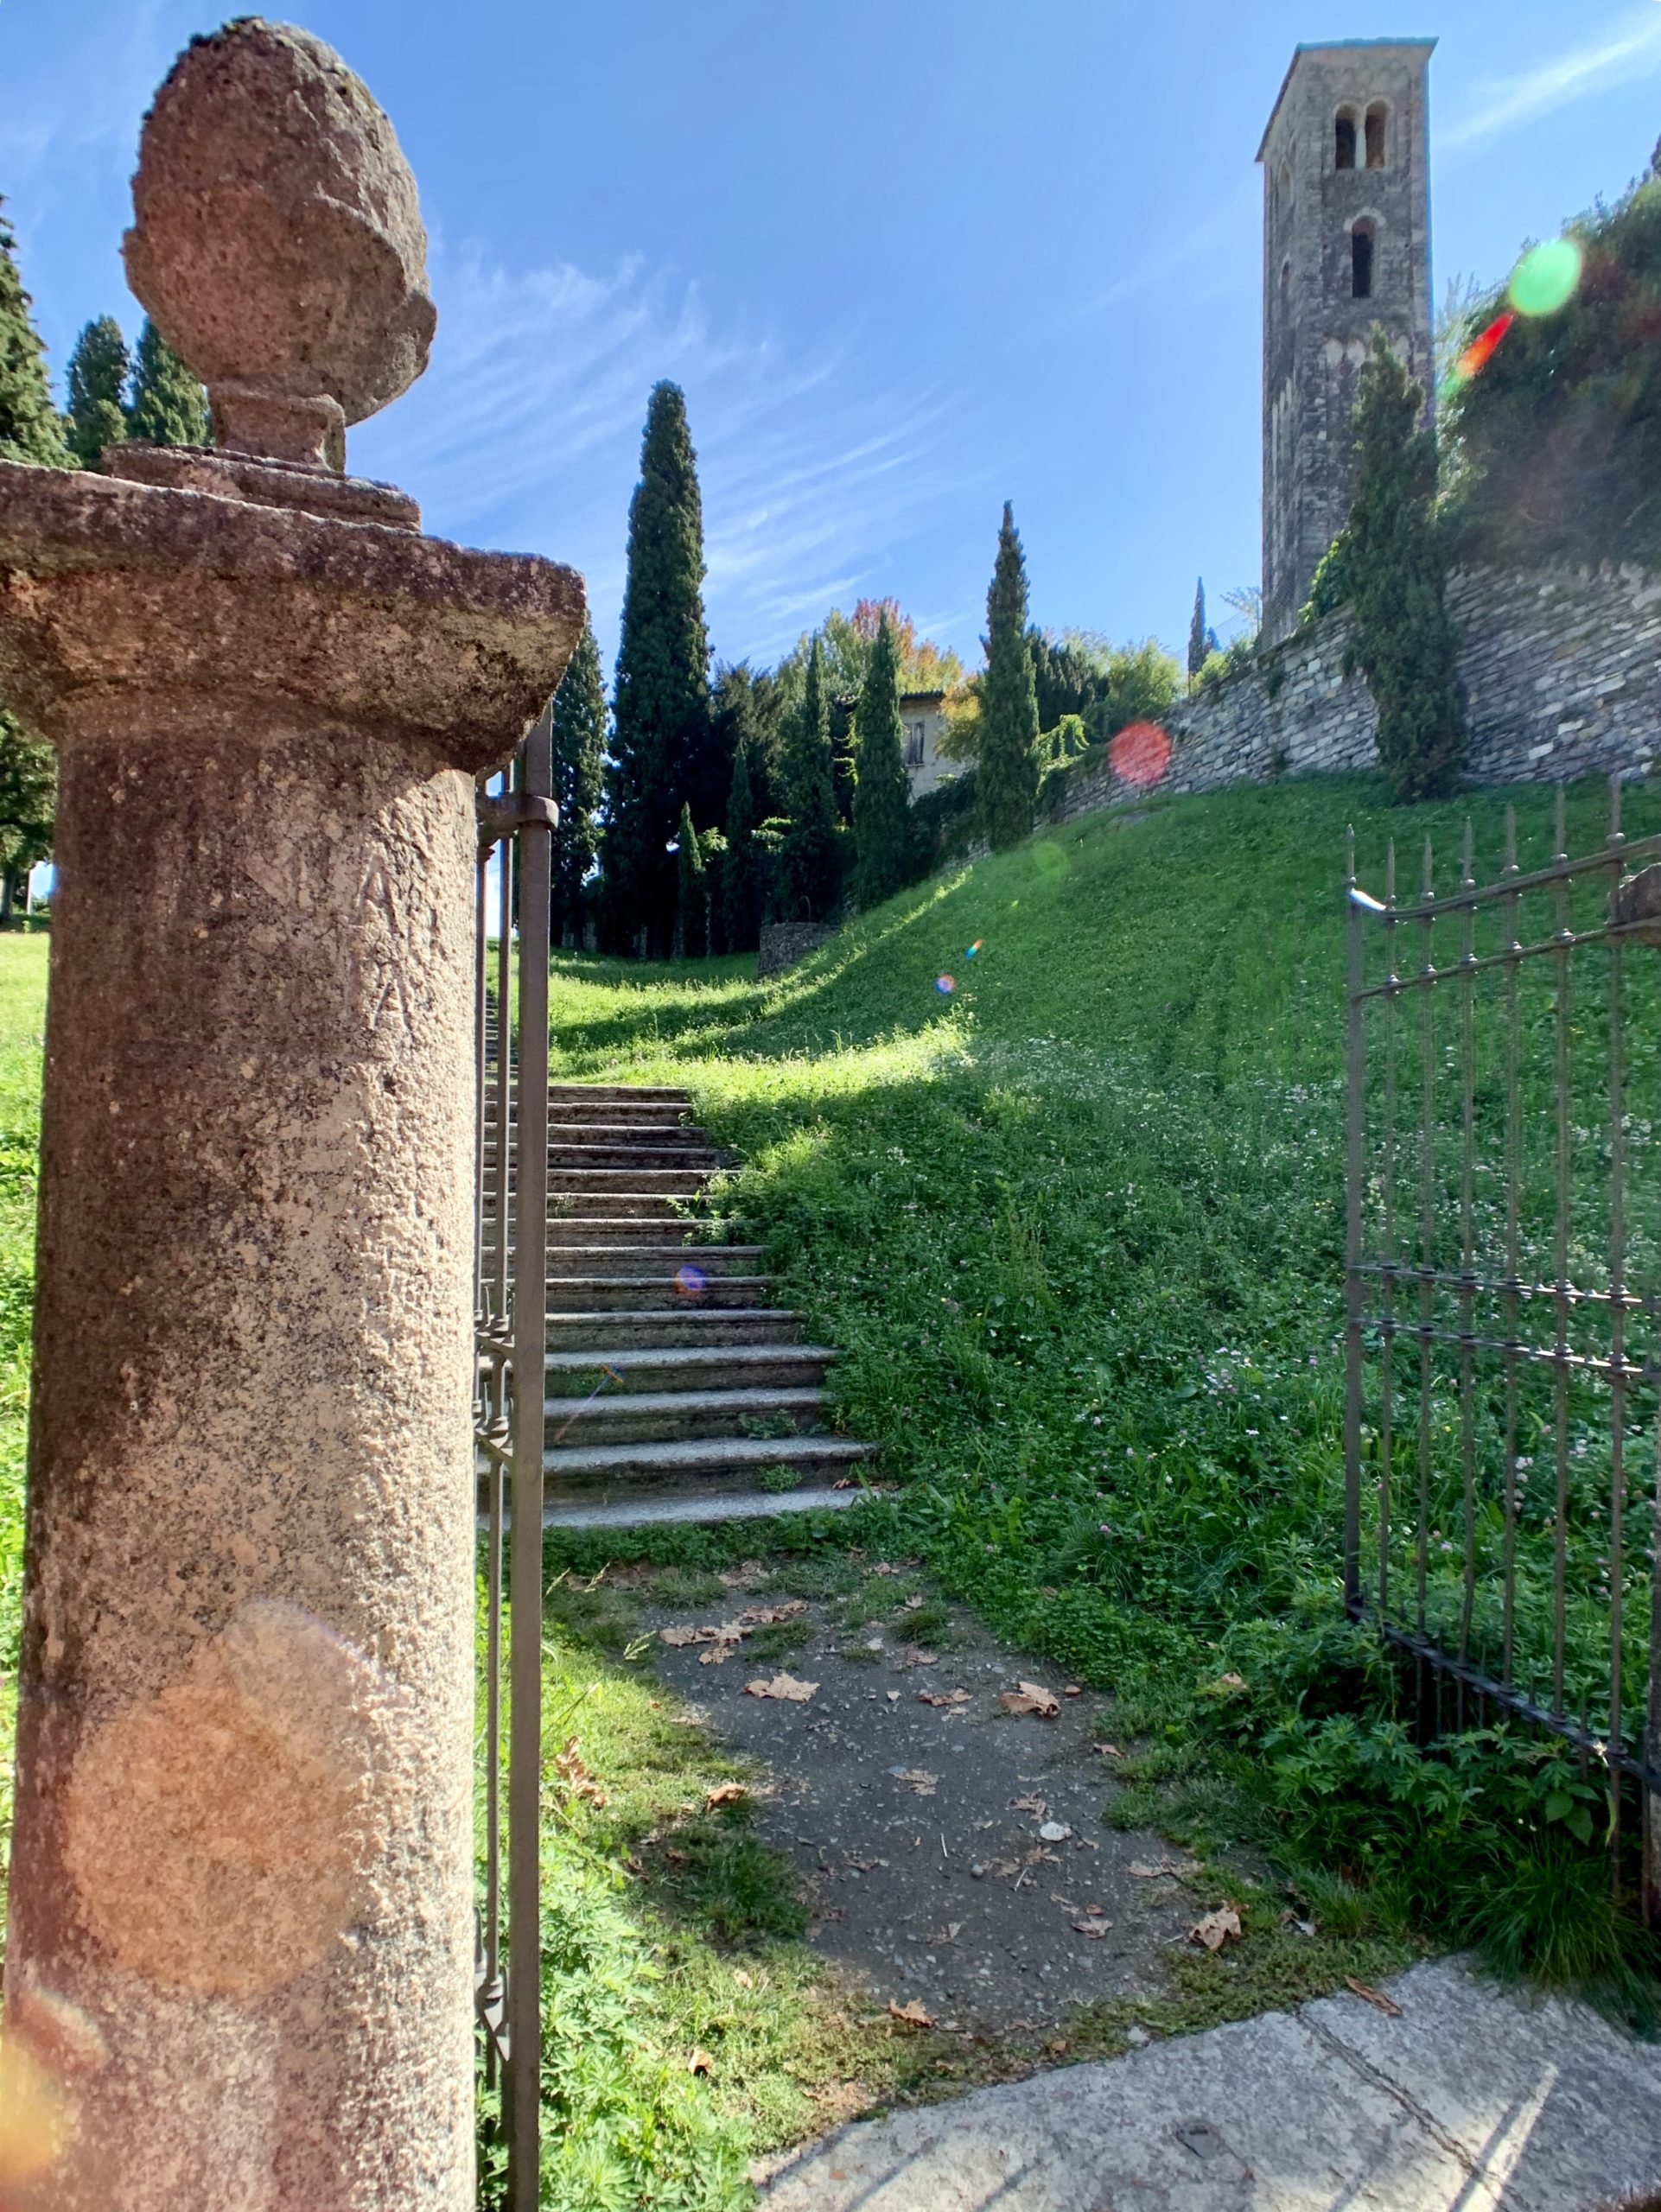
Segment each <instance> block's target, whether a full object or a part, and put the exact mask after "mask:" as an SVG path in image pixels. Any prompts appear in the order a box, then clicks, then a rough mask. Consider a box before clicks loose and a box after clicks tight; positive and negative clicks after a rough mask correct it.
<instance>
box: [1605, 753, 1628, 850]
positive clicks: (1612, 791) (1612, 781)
mask: <svg viewBox="0 0 1661 2212" xmlns="http://www.w3.org/2000/svg"><path fill="white" fill-rule="evenodd" d="M1608 842H1609V843H1610V844H1611V845H1624V844H1625V843H1626V831H1625V830H1624V829H1622V828H1621V826H1620V769H1619V768H1612V769H1611V770H1610V771H1609V839H1608Z"/></svg>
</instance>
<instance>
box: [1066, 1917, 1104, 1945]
mask: <svg viewBox="0 0 1661 2212" xmlns="http://www.w3.org/2000/svg"><path fill="white" fill-rule="evenodd" d="M1072 1924H1073V1926H1074V1927H1075V1928H1076V1929H1078V1931H1079V1934H1080V1935H1081V1936H1089V1937H1090V1938H1091V1942H1100V1940H1101V1938H1102V1937H1103V1936H1105V1935H1106V1933H1107V1931H1108V1929H1110V1928H1111V1926H1112V1925H1113V1923H1112V1922H1111V1920H1108V1919H1106V1918H1104V1916H1103V1915H1102V1914H1101V1913H1099V1912H1087V1913H1086V1914H1085V1916H1084V1918H1083V1919H1082V1920H1075V1921H1074V1922H1073V1923H1072Z"/></svg>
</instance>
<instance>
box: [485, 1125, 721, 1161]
mask: <svg viewBox="0 0 1661 2212" xmlns="http://www.w3.org/2000/svg"><path fill="white" fill-rule="evenodd" d="M518 1136H519V1129H518V1128H517V1125H516V1126H515V1128H513V1129H512V1130H511V1131H510V1132H509V1152H508V1156H509V1158H510V1159H512V1157H513V1152H512V1146H513V1143H514V1142H515V1141H516V1140H517V1138H518ZM548 1143H549V1147H550V1150H553V1149H555V1148H563V1147H568V1146H577V1147H585V1148H589V1149H592V1148H593V1147H595V1146H599V1145H608V1146H610V1145H620V1146H622V1147H623V1148H624V1149H625V1150H626V1151H627V1153H628V1154H629V1155H630V1157H631V1158H632V1157H633V1155H634V1154H636V1153H658V1152H666V1153H672V1154H676V1155H679V1154H683V1153H688V1152H709V1153H713V1152H715V1151H716V1147H715V1146H713V1145H712V1144H711V1143H710V1140H709V1138H708V1137H707V1136H705V1135H704V1134H703V1130H702V1129H694V1128H689V1127H687V1126H686V1125H685V1124H684V1123H683V1124H681V1125H679V1126H678V1127H676V1128H652V1127H651V1126H650V1125H649V1124H648V1125H647V1126H646V1127H643V1128H630V1126H629V1125H628V1123H627V1122H550V1123H549V1124H548ZM484 1156H485V1158H486V1159H487V1160H489V1161H490V1163H491V1164H492V1166H494V1164H495V1160H496V1132H495V1130H494V1129H493V1128H491V1129H487V1131H486V1132H485V1147H484Z"/></svg>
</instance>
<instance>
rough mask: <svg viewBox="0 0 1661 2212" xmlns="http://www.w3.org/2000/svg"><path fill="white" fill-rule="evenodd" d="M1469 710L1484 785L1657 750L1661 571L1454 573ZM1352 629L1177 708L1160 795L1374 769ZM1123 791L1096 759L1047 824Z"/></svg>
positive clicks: (1554, 774)
mask: <svg viewBox="0 0 1661 2212" xmlns="http://www.w3.org/2000/svg"><path fill="white" fill-rule="evenodd" d="M1448 604H1449V607H1450V609H1451V611H1452V613H1453V615H1454V620H1455V621H1456V622H1457V623H1458V625H1459V628H1460V632H1461V650H1460V671H1461V675H1462V676H1463V677H1464V680H1465V688H1466V693H1467V699H1468V702H1469V709H1470V752H1469V756H1468V772H1469V773H1470V775H1471V776H1472V778H1473V779H1474V780H1476V781H1478V782H1482V783H1516V782H1523V781H1531V780H1538V781H1543V782H1545V781H1556V780H1557V779H1564V778H1570V777H1575V776H1582V775H1586V774H1588V772H1592V771H1594V770H1596V771H1602V772H1607V771H1609V770H1611V769H1616V768H1618V769H1620V770H1622V771H1623V772H1628V773H1634V774H1636V773H1642V772H1644V771H1645V770H1646V769H1647V768H1648V767H1649V766H1650V765H1651V760H1653V759H1655V758H1656V757H1657V755H1658V754H1661V575H1652V574H1651V573H1650V572H1649V571H1647V570H1645V569H1637V568H1632V567H1622V568H1619V569H1616V568H1603V569H1574V568H1556V569H1531V570H1525V571H1522V572H1505V571H1501V570H1499V569H1467V570H1465V571H1463V572H1461V574H1459V575H1455V576H1454V578H1453V579H1452V581H1451V582H1450V585H1449V588H1448ZM1348 641H1349V619H1348V617H1347V616H1346V615H1345V614H1342V613H1340V614H1335V615H1331V616H1328V617H1327V619H1326V620H1324V621H1322V622H1321V623H1318V624H1316V625H1315V626H1314V628H1312V629H1310V630H1307V631H1302V632H1299V634H1298V635H1297V636H1295V637H1293V638H1289V639H1287V640H1286V642H1285V643H1284V644H1283V645H1280V646H1279V647H1277V648H1276V649H1274V650H1272V651H1271V652H1268V653H1265V654H1264V655H1263V658H1262V659H1261V660H1260V661H1258V662H1257V664H1256V665H1254V666H1253V667H1251V669H1249V670H1246V671H1243V672H1242V673H1241V674H1239V675H1238V676H1236V677H1231V678H1230V679H1229V680H1228V681H1226V682H1225V683H1216V684H1212V685H1208V686H1207V687H1206V689H1205V690H1201V691H1198V692H1196V693H1194V694H1193V696H1192V697H1190V698H1187V699H1184V700H1182V701H1181V702H1180V703H1179V705H1178V707H1177V708H1176V709H1175V711H1174V715H1173V718H1172V734H1173V735H1174V737H1175V739H1176V741H1177V742H1176V747H1175V750H1174V753H1173V754H1172V757H1171V769H1170V773H1169V775H1168V777H1167V778H1166V779H1165V780H1164V782H1163V784H1162V785H1161V789H1162V790H1165V791H1211V790H1214V789H1215V788H1216V787H1217V786H1218V785H1219V784H1231V783H1240V782H1259V781H1263V780H1264V779H1267V778H1269V777H1270V776H1276V775H1287V774H1308V773H1311V772H1321V771H1325V772H1333V771H1337V770H1342V769H1359V768H1370V767H1372V766H1375V765H1376V760H1377V754H1376V751H1375V745H1374V740H1375V736H1376V733H1377V727H1378V717H1377V715H1376V714H1375V712H1374V709H1373V704H1372V699H1371V695H1370V693H1369V692H1368V690H1367V687H1366V683H1365V680H1364V678H1363V677H1361V676H1360V675H1359V674H1352V675H1346V673H1345V670H1344V660H1345V653H1346V648H1347V645H1348ZM1128 795H1129V787H1128V786H1127V785H1125V784H1124V783H1123V781H1122V780H1121V779H1119V778H1117V777H1116V776H1115V775H1114V774H1113V772H1112V771H1111V768H1110V767H1109V766H1107V764H1106V762H1105V761H1097V762H1088V763H1084V764H1081V766H1079V768H1078V769H1076V770H1074V771H1073V772H1071V773H1070V774H1067V775H1066V776H1065V777H1062V778H1060V779H1057V780H1056V782H1054V783H1053V784H1052V785H1051V786H1050V792H1049V798H1050V802H1051V804H1050V809H1049V810H1050V813H1051V818H1052V819H1053V820H1056V821H1061V822H1071V821H1073V820H1075V819H1076V818H1077V817H1079V815H1082V814H1089V813H1092V812H1093V811H1094V810H1096V809H1097V808H1098V807H1101V806H1106V805H1109V804H1112V803H1114V802H1115V801H1117V800H1119V799H1123V798H1125V797H1127V796H1128Z"/></svg>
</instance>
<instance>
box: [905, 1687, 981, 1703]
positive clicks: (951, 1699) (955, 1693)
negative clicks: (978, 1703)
mask: <svg viewBox="0 0 1661 2212" xmlns="http://www.w3.org/2000/svg"><path fill="white" fill-rule="evenodd" d="M917 1702H918V1704H919V1705H967V1704H968V1702H969V1692H968V1691H967V1690H919V1691H918V1693H917Z"/></svg>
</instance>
